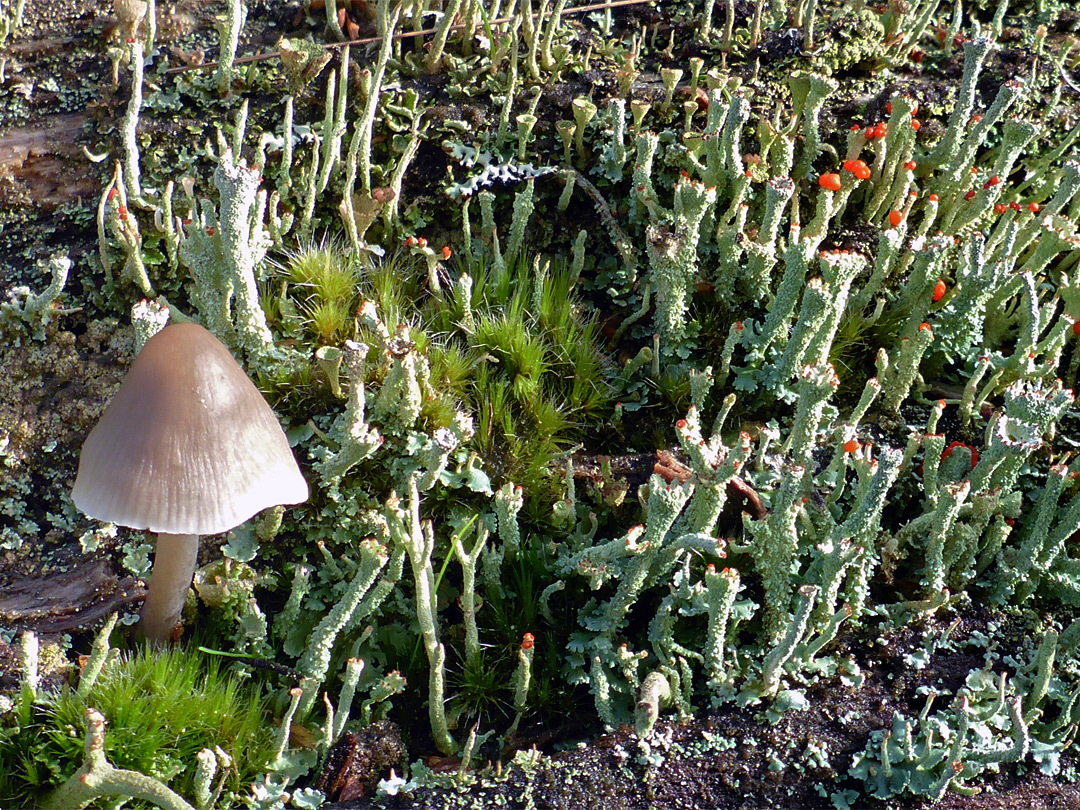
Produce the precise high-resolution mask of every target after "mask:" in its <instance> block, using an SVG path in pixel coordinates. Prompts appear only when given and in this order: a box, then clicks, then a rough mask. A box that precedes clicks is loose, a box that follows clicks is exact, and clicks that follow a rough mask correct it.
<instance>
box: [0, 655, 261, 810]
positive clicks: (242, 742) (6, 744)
mask: <svg viewBox="0 0 1080 810" xmlns="http://www.w3.org/2000/svg"><path fill="white" fill-rule="evenodd" d="M88 708H95V709H98V710H99V711H100V712H102V713H103V714H104V715H105V716H106V719H107V721H108V731H107V733H106V739H105V755H106V757H107V758H108V760H109V762H111V763H112V764H113V765H114V766H115V767H117V768H125V769H130V770H134V771H138V772H140V773H144V774H147V775H148V776H152V777H154V778H155V779H158V780H160V781H161V782H162V783H164V784H166V785H168V786H169V787H171V788H172V789H173V790H175V791H177V792H178V793H180V794H181V795H183V796H185V797H191V796H192V793H193V787H194V786H193V780H194V777H195V772H196V768H197V765H198V760H197V759H196V754H198V753H199V752H200V751H201V750H203V749H204V748H210V749H213V748H215V746H220V747H221V748H222V750H224V752H225V753H226V754H227V755H228V757H229V758H230V759H231V760H232V767H231V768H230V769H228V772H227V774H226V776H225V780H226V781H225V786H224V791H223V796H224V799H223V801H224V803H225V804H226V805H228V804H231V801H229V794H230V793H233V794H236V793H237V792H238V791H240V790H243V789H244V788H245V787H246V786H247V785H248V784H250V783H251V782H252V781H253V780H254V779H255V777H256V775H257V774H258V773H260V772H261V771H262V770H264V769H265V767H266V763H267V760H268V759H269V756H270V753H271V749H272V736H273V731H274V729H273V725H272V723H271V722H270V720H269V719H268V717H269V712H268V711H267V707H266V705H265V703H264V700H263V698H262V695H261V694H260V693H259V692H258V691H257V690H256V689H255V688H254V687H252V686H248V685H245V684H244V683H243V682H242V681H241V680H240V679H238V678H236V677H234V676H232V675H230V674H229V673H227V672H225V671H223V670H222V669H221V668H220V666H219V664H218V662H217V661H216V660H215V659H207V658H206V657H205V656H203V655H201V654H200V653H198V652H196V651H191V650H183V649H179V648H176V649H169V650H149V649H146V648H143V649H139V650H133V651H131V652H128V653H124V654H121V655H119V656H116V657H114V658H113V659H112V660H110V661H109V662H108V663H107V664H106V665H105V668H104V669H103V670H102V673H101V675H100V676H99V677H98V679H97V681H96V682H95V684H94V687H93V689H91V690H90V693H89V695H87V696H85V697H83V696H80V695H79V694H78V693H77V692H76V691H75V690H74V689H70V688H65V689H63V690H62V691H60V692H59V693H57V694H48V693H44V692H43V693H40V694H39V695H38V697H37V699H36V700H35V699H34V698H33V696H32V695H30V694H29V691H28V690H24V692H23V693H22V695H21V696H19V698H17V700H16V706H15V707H14V709H13V711H11V712H9V713H7V714H6V715H4V716H3V717H2V718H0V762H2V763H4V767H3V768H0V799H2V800H3V801H4V803H5V804H7V803H9V802H11V803H12V804H13V805H15V806H34V805H36V804H37V803H38V801H39V800H40V799H41V798H42V797H43V796H44V795H45V794H46V793H47V792H48V791H49V790H51V789H53V788H55V787H56V786H57V785H59V784H60V783H61V782H63V780H64V779H66V778H67V777H68V776H70V774H71V772H73V771H74V770H75V769H76V767H77V765H78V763H79V762H81V761H82V749H83V738H84V734H85V724H86V720H85V712H86V710H87V709H88ZM133 806H134V805H133Z"/></svg>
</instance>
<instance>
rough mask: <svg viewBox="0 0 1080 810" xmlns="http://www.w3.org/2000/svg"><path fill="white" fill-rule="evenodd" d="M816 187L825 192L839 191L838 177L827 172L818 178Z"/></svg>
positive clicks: (834, 173)
mask: <svg viewBox="0 0 1080 810" xmlns="http://www.w3.org/2000/svg"><path fill="white" fill-rule="evenodd" d="M818 185H819V186H821V187H822V188H823V189H825V190H827V191H839V190H840V188H841V183H840V175H838V174H836V172H829V173H827V174H823V175H821V177H819V178H818Z"/></svg>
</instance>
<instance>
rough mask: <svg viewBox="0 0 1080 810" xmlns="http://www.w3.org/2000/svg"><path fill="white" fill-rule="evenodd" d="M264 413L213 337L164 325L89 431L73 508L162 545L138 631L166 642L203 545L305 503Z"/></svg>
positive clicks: (285, 446) (192, 327)
mask: <svg viewBox="0 0 1080 810" xmlns="http://www.w3.org/2000/svg"><path fill="white" fill-rule="evenodd" d="M307 497H308V487H307V482H305V481H304V478H303V476H302V475H301V474H300V469H299V468H298V467H297V465H296V460H295V459H294V458H293V455H292V451H291V450H290V449H289V442H288V440H287V439H286V438H285V434H284V433H283V432H282V430H281V426H280V425H278V422H277V419H276V418H275V417H274V414H273V412H272V411H271V410H270V406H269V405H267V404H266V401H265V400H264V399H263V398H262V395H261V394H260V393H259V391H258V389H256V388H255V386H254V384H253V383H252V382H251V380H249V379H248V377H247V375H246V374H245V373H244V371H243V369H241V368H240V366H239V365H238V364H237V362H236V361H235V360H234V359H233V357H232V355H231V354H230V353H229V350H228V349H226V348H225V346H224V345H223V344H222V343H221V342H220V341H219V340H218V339H217V338H216V337H214V336H213V335H212V334H210V332H208V331H207V330H206V329H204V328H203V327H201V326H199V325H197V324H193V323H180V324H173V325H171V326H166V327H165V328H164V329H162V330H161V331H160V332H158V333H157V334H156V335H154V336H153V337H152V338H150V340H148V341H147V343H146V345H145V346H144V347H143V349H142V351H141V352H139V356H138V357H137V358H136V359H135V362H134V363H133V364H132V366H131V369H130V370H129V371H128V375H127V377H126V378H125V379H124V382H123V384H122V385H121V386H120V390H119V391H117V393H116V396H115V397H113V400H112V401H111V402H110V403H109V405H108V407H107V408H106V409H105V413H104V414H103V415H102V417H101V421H99V422H98V424H97V425H96V426H95V427H94V429H93V430H92V431H90V435H89V436H88V437H87V439H86V443H85V444H84V445H83V448H82V453H81V455H80V457H79V472H78V475H77V476H76V478H75V486H74V487H73V488H72V490H71V499H72V500H73V501H74V502H75V505H76V506H77V507H78V508H79V509H80V510H82V511H83V512H84V513H85V514H87V515H88V516H89V517H92V518H97V519H98V520H104V521H109V522H111V523H117V524H119V525H121V526H128V527H130V528H133V529H148V530H149V531H152V532H156V533H157V535H158V542H157V551H156V553H155V555H154V567H153V571H152V573H151V577H150V585H149V588H148V591H147V594H146V601H145V602H144V603H143V609H142V618H141V621H140V623H139V629H140V632H141V633H142V634H143V635H144V636H145V637H146V638H148V639H151V640H153V641H166V640H167V639H168V638H169V637H170V636H171V635H172V632H173V629H174V628H175V626H176V623H177V621H178V620H179V618H180V611H181V610H182V608H183V606H184V599H185V597H186V596H187V590H188V588H189V587H190V585H191V579H192V575H193V574H194V572H195V563H196V558H197V556H198V552H199V535H201V534H219V533H221V532H226V531H228V530H229V529H232V528H234V527H236V526H239V525H240V524H241V523H243V522H244V521H245V520H247V519H248V518H250V517H251V516H252V515H254V514H256V513H257V512H259V511H261V510H263V509H266V508H267V507H270V506H277V505H279V504H294V503H301V502H302V501H305V500H307Z"/></svg>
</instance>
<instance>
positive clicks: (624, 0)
mask: <svg viewBox="0 0 1080 810" xmlns="http://www.w3.org/2000/svg"><path fill="white" fill-rule="evenodd" d="M651 2H653V0H613V2H610V3H596V4H593V5H589V6H578V7H577V8H568V9H566V10H565V11H563V16H565V15H567V14H584V13H585V12H587V11H603V10H604V9H608V8H619V7H620V6H639V5H642V4H644V3H651ZM515 19H516V18H515V17H499V18H498V19H496V20H492V21H491V25H500V24H502V23H509V22H513V21H514V20H515ZM468 27H469V26H468V24H466V23H458V24H456V25H451V26H450V28H449V29H448V31H462V30H464V29H465V28H468ZM436 31H437V29H435V28H425V29H423V30H422V31H405V32H402V33H399V34H394V37H393V38H394V39H409V38H412V37H423V36H427V35H428V34H434V33H436ZM382 40H383V38H382V37H367V38H366V39H351V40H349V41H347V42H330V43H327V44H326V45H323V49H324V50H327V51H330V50H336V49H338V48H344V47H345V46H346V45H372V44H374V43H376V42H382ZM280 57H281V54H280V53H279V52H278V51H273V52H271V53H258V54H252V55H250V56H242V57H240V58H239V59H234V60H233V64H234V65H247V64H251V63H252V62H267V61H269V60H271V59H279V58H280ZM217 65H218V63H217V62H203V63H202V64H201V65H181V66H180V67H174V68H169V69H168V70H166V71H165V73H167V74H173V73H186V72H187V71H189V70H205V69H207V68H212V67H217Z"/></svg>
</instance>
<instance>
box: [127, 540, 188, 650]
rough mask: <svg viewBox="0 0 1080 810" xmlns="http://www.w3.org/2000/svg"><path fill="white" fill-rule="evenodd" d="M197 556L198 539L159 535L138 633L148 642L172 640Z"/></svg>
mask: <svg viewBox="0 0 1080 810" xmlns="http://www.w3.org/2000/svg"><path fill="white" fill-rule="evenodd" d="M198 556H199V535H197V534H165V533H164V532H163V533H160V534H158V541H157V551H156V552H155V554H154V568H153V571H152V572H151V574H150V585H149V587H148V589H147V592H146V601H144V602H143V608H142V613H141V614H140V616H141V620H140V622H139V632H140V633H141V634H142V635H143V636H144V637H145V638H147V639H149V640H150V641H158V642H165V641H168V640H169V639H170V638H171V637H172V633H173V629H174V628H175V627H176V623H177V622H178V621H180V612H181V611H182V610H183V609H184V600H185V599H186V598H187V592H188V588H190V587H191V579H192V577H193V576H194V575H195V562H196V559H197V558H198Z"/></svg>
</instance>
